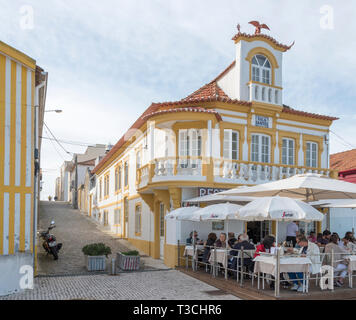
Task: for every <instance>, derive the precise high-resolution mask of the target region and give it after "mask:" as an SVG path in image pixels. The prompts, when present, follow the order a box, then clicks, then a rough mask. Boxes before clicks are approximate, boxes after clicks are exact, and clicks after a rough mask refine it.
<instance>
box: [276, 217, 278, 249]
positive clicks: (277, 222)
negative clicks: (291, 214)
mask: <svg viewBox="0 0 356 320" xmlns="http://www.w3.org/2000/svg"><path fill="white" fill-rule="evenodd" d="M276 242H277V245H278V220H276Z"/></svg>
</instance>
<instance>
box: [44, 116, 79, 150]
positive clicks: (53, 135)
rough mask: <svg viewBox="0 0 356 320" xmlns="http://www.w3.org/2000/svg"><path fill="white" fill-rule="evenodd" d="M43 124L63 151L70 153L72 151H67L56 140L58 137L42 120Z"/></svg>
mask: <svg viewBox="0 0 356 320" xmlns="http://www.w3.org/2000/svg"><path fill="white" fill-rule="evenodd" d="M43 124H44V125H45V127H46V128H47V129H48V131H49V132H50V134H51V136H52V137H53V138H54V140H55V141H56V142H57V143H58V144H59V146H60V147H61V148H62V149H63V150H64V152H65V153H67V154H70V155H72V154H73V153H72V152H69V151H67V150H66V149H65V148H64V147H63V145H62V144H61V143H60V142H59V141H58V139H57V138H56V137H55V135H54V134H53V133H52V131H51V129H50V128H49V127H48V126H47V124H46V122H44V121H43Z"/></svg>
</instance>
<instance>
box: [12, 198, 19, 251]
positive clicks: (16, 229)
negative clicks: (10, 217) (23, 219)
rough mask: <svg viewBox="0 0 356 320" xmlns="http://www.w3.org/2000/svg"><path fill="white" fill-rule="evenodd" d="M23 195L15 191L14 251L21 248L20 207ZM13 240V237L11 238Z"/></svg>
mask: <svg viewBox="0 0 356 320" xmlns="http://www.w3.org/2000/svg"><path fill="white" fill-rule="evenodd" d="M20 200H21V195H20V193H15V221H14V249H13V250H14V252H15V253H16V252H18V251H19V249H20V209H21V204H20ZM10 240H11V239H10Z"/></svg>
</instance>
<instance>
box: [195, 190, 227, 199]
mask: <svg viewBox="0 0 356 320" xmlns="http://www.w3.org/2000/svg"><path fill="white" fill-rule="evenodd" d="M226 190H228V189H220V188H199V197H203V196H209V195H211V194H215V193H219V192H223V191H226Z"/></svg>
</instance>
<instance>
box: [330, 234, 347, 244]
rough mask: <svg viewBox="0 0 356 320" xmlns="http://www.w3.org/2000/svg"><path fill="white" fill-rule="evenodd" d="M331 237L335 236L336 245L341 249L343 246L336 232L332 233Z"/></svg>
mask: <svg viewBox="0 0 356 320" xmlns="http://www.w3.org/2000/svg"><path fill="white" fill-rule="evenodd" d="M332 235H335V236H336V237H337V239H338V240H337V244H338V245H339V246H340V247H343V246H344V243H343V242H342V240H341V239H340V237H339V235H338V234H337V233H336V232H333V234H332Z"/></svg>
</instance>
